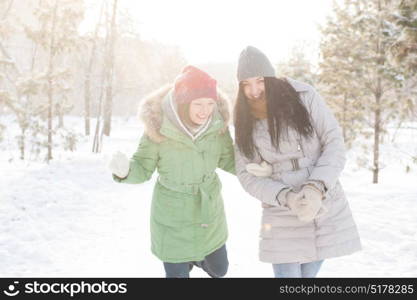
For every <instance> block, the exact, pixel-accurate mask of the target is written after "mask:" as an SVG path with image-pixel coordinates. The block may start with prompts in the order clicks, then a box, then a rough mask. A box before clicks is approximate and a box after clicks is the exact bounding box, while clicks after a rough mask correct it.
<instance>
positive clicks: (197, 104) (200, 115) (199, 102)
mask: <svg viewBox="0 0 417 300" xmlns="http://www.w3.org/2000/svg"><path fill="white" fill-rule="evenodd" d="M215 106H216V101H214V99H212V98H197V99H194V100H193V101H191V103H190V109H189V117H190V120H191V121H192V122H193V123H195V124H196V125H203V124H204V123H205V122H206V121H207V119H208V118H210V116H211V115H212V114H213V110H214V108H215Z"/></svg>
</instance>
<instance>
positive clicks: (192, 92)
mask: <svg viewBox="0 0 417 300" xmlns="http://www.w3.org/2000/svg"><path fill="white" fill-rule="evenodd" d="M216 84H217V82H216V80H215V79H214V78H212V77H210V75H208V74H207V73H206V72H204V71H202V70H200V69H198V68H196V67H194V66H191V65H189V66H186V67H185V68H184V69H183V70H182V72H181V74H180V75H178V77H177V78H176V79H175V83H174V99H175V101H177V103H178V104H184V103H190V102H191V101H193V100H194V99H197V98H212V99H214V100H217V89H216Z"/></svg>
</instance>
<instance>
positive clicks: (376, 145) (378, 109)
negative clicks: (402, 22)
mask: <svg viewBox="0 0 417 300" xmlns="http://www.w3.org/2000/svg"><path fill="white" fill-rule="evenodd" d="M378 10H379V11H381V1H378ZM381 31H382V20H381V19H380V20H379V30H378V39H377V45H376V47H377V49H376V50H377V51H376V53H377V60H378V61H377V69H376V73H377V86H376V90H375V111H374V117H375V120H374V162H373V179H372V183H378V174H379V143H380V135H381V125H382V124H381V97H382V84H381V75H380V74H379V70H378V69H379V68H378V66H379V65H381V66H382V65H383V62H382V59H381V57H380V55H381V44H380V40H381Z"/></svg>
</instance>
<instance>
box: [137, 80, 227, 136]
mask: <svg viewBox="0 0 417 300" xmlns="http://www.w3.org/2000/svg"><path fill="white" fill-rule="evenodd" d="M172 88H173V85H167V86H164V87H162V88H160V89H158V90H156V91H155V92H153V93H151V94H149V95H148V96H146V97H145V98H144V99H143V100H142V101H141V103H140V106H139V119H140V121H142V122H143V124H144V127H145V130H144V132H145V134H146V135H147V136H148V137H149V138H150V139H151V140H152V141H154V142H156V143H161V142H162V141H164V139H165V136H164V135H162V134H161V133H160V130H161V125H162V120H163V115H164V110H163V100H164V98H165V97H166V96H167V95H168V93H169V92H170V91H171V89H172ZM217 95H218V101H217V109H218V112H219V113H220V115H221V116H222V118H223V121H224V126H223V128H222V132H224V131H226V129H227V126H228V125H229V121H230V104H229V103H230V102H229V100H228V99H227V97H226V96H225V95H224V93H223V92H221V91H219V89H217Z"/></svg>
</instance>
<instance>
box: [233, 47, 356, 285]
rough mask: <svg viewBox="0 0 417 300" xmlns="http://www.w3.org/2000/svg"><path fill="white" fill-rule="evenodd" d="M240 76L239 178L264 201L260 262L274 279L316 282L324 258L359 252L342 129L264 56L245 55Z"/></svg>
mask: <svg viewBox="0 0 417 300" xmlns="http://www.w3.org/2000/svg"><path fill="white" fill-rule="evenodd" d="M237 75H238V80H239V93H238V96H237V101H236V106H235V139H236V146H235V147H236V149H235V150H236V155H235V158H236V171H237V176H238V178H239V181H240V182H241V184H242V186H243V188H244V189H245V190H246V191H247V192H248V193H249V194H250V195H252V196H253V197H255V198H257V199H258V200H260V201H261V202H262V207H263V214H262V226H261V230H260V237H261V240H260V252H259V257H260V260H261V261H263V262H268V263H272V266H273V270H274V274H275V277H315V276H316V274H317V273H318V271H319V269H320V267H321V264H322V262H323V260H324V259H326V258H331V257H337V256H342V255H348V254H351V253H353V252H355V251H358V250H360V249H361V243H360V239H359V234H358V231H357V228H356V225H355V222H354V220H353V217H352V214H351V210H350V208H349V204H348V202H347V200H346V197H345V193H344V191H343V188H342V186H341V184H340V182H339V176H340V173H341V172H342V170H343V168H344V166H345V162H346V158H345V147H344V142H343V137H342V133H341V129H340V127H339V125H338V123H337V121H336V119H335V117H334V115H333V114H332V112H331V111H330V109H329V108H328V107H327V106H326V104H325V102H324V101H323V99H322V98H321V97H320V95H319V94H318V93H317V92H316V91H315V90H314V88H313V87H311V86H310V85H308V84H305V83H302V82H299V81H296V80H292V79H289V78H276V77H275V71H274V68H273V67H272V64H271V63H270V61H269V60H268V58H267V57H266V56H265V55H264V54H263V53H262V52H261V51H259V50H258V49H256V48H254V47H251V46H248V47H247V48H245V49H244V50H243V51H242V53H241V55H240V58H239V65H238V72H237Z"/></svg>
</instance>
